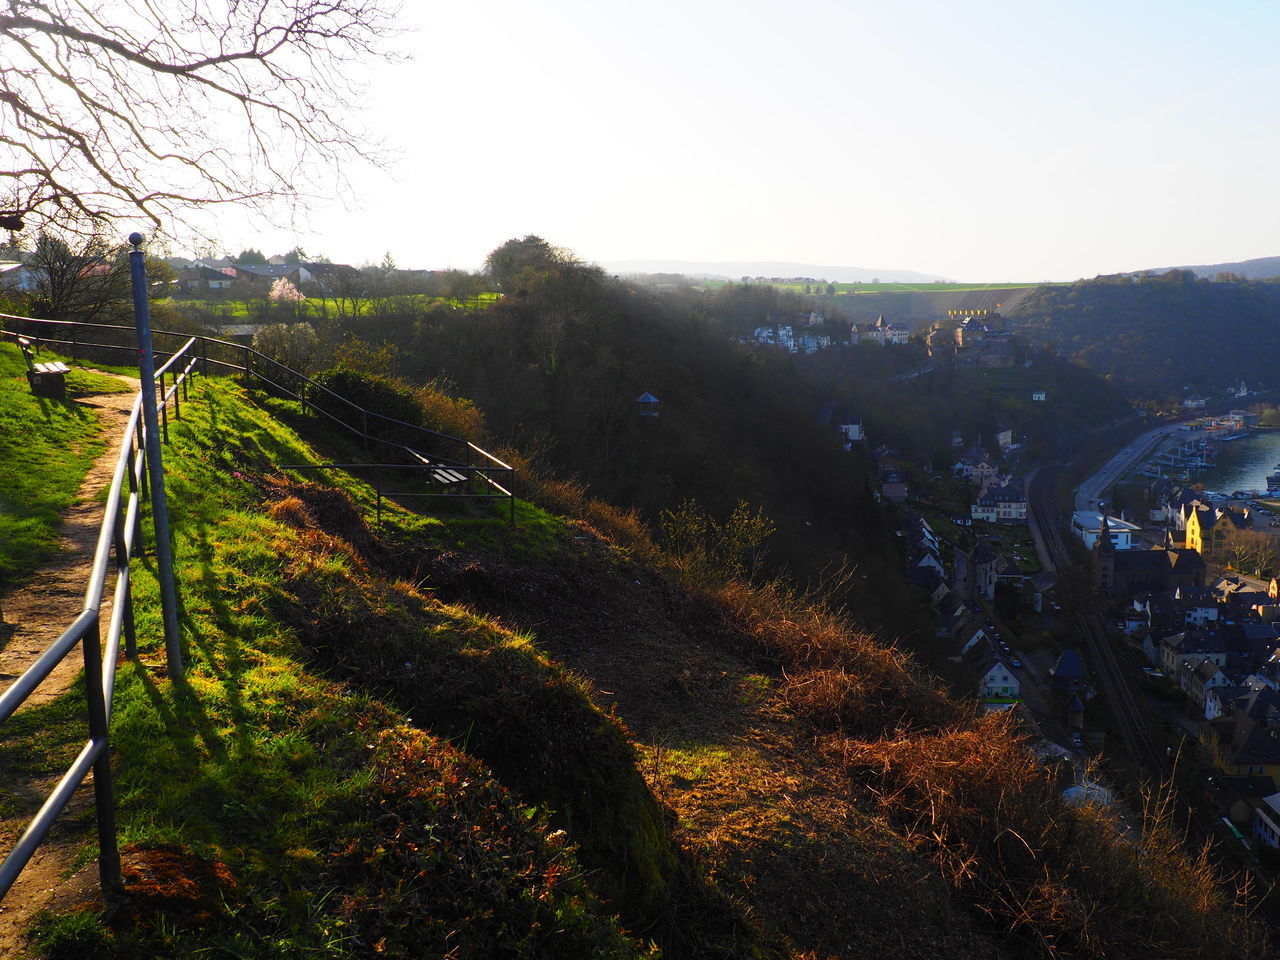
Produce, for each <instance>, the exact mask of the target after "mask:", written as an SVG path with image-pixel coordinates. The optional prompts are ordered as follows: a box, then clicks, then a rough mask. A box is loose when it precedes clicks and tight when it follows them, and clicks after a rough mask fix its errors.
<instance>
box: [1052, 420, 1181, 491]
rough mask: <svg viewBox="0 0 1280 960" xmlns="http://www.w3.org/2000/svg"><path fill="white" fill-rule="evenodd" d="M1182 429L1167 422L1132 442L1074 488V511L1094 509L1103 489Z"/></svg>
mask: <svg viewBox="0 0 1280 960" xmlns="http://www.w3.org/2000/svg"><path fill="white" fill-rule="evenodd" d="M1181 429H1182V424H1180V423H1168V424H1165V425H1164V426H1161V427H1156V428H1155V429H1154V430H1148V431H1147V432H1146V433H1144V434H1142V435H1141V436H1140V437H1137V438H1135V439H1133V440H1131V441H1130V442H1129V443H1128V444H1127V445H1126V446H1125V447H1124V448H1123V449H1121V450H1120V452H1118V453H1117V454H1116V455H1115V456H1114V457H1112V458H1111V459H1110V460H1108V461H1107V462H1106V463H1105V464H1104V465H1103V466H1102V467H1101V468H1100V469H1099V470H1098V471H1097V472H1096V473H1094V474H1093V476H1091V477H1089V478H1088V479H1087V480H1085V481H1084V482H1083V483H1081V484H1080V486H1079V487H1077V488H1076V505H1075V509H1076V510H1077V511H1087V510H1097V509H1098V500H1099V499H1100V498H1101V496H1102V494H1103V493H1104V492H1105V491H1106V490H1108V489H1109V488H1110V487H1111V486H1112V485H1114V484H1115V482H1116V481H1117V480H1119V479H1120V478H1121V477H1122V476H1124V475H1125V474H1126V473H1128V472H1129V471H1130V470H1132V469H1133V468H1134V467H1135V466H1136V465H1137V464H1138V462H1139V461H1141V460H1142V459H1143V458H1144V457H1146V456H1147V455H1148V454H1149V453H1151V451H1152V450H1153V449H1155V447H1156V445H1157V444H1159V443H1160V442H1161V441H1162V440H1164V439H1165V438H1166V437H1168V436H1169V435H1171V434H1174V433H1177V432H1178V431H1179V430H1181Z"/></svg>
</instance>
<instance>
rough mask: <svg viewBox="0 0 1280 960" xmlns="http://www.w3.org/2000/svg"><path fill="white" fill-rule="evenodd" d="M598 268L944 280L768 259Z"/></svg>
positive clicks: (614, 263) (619, 263)
mask: <svg viewBox="0 0 1280 960" xmlns="http://www.w3.org/2000/svg"><path fill="white" fill-rule="evenodd" d="M600 266H602V267H604V269H605V270H608V271H609V272H610V273H616V274H620V275H624V276H625V275H626V274H631V273H681V274H684V275H685V276H690V277H711V278H714V279H723V280H740V279H741V278H742V277H812V278H814V279H815V280H829V281H831V282H833V283H854V282H855V281H860V282H862V283H870V282H871V281H873V280H879V281H880V282H881V283H933V282H934V281H935V280H945V279H946V278H945V277H939V276H935V275H934V274H931V273H916V272H915V271H914V270H891V269H888V268H885V269H872V268H870V267H833V266H822V265H820V264H814V263H782V262H778V261H772V260H723V261H716V262H712V261H701V260H611V261H607V262H603V263H601V264H600Z"/></svg>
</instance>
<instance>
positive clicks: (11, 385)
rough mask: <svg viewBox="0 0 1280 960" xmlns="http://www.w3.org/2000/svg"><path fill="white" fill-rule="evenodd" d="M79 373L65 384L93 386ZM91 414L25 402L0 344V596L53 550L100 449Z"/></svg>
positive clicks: (24, 390)
mask: <svg viewBox="0 0 1280 960" xmlns="http://www.w3.org/2000/svg"><path fill="white" fill-rule="evenodd" d="M98 379H105V378H98V377H97V376H96V375H93V376H90V375H88V374H85V373H83V372H80V373H77V374H75V375H74V377H72V378H70V381H71V383H72V384H76V383H80V384H95V383H96V382H97V380H98ZM100 434H101V428H100V426H99V424H98V419H97V417H96V416H95V415H94V413H93V411H92V410H90V409H89V408H87V407H84V406H82V405H79V404H76V403H74V402H71V401H65V400H48V399H45V398H43V397H35V396H32V394H31V390H30V387H29V386H28V384H27V377H26V364H25V363H24V362H23V359H22V354H21V353H20V352H19V351H18V349H17V348H16V347H12V346H9V345H7V344H4V345H0V590H3V589H6V588H8V587H11V586H13V585H14V584H15V583H17V582H20V581H22V580H24V579H25V578H27V577H29V576H30V575H31V574H32V573H33V572H34V571H35V570H36V569H38V568H39V566H40V565H41V564H42V563H45V562H46V561H48V560H49V558H50V557H52V556H53V555H54V553H55V552H56V551H57V549H58V546H57V541H58V514H59V511H61V510H64V509H65V508H66V507H67V506H68V505H69V504H70V503H71V501H72V499H73V498H74V497H75V493H76V490H77V489H78V488H79V486H80V483H81V481H82V480H83V479H84V476H85V474H86V473H88V471H89V467H90V466H92V464H93V461H94V459H95V458H96V457H97V456H98V454H99V453H100V452H101V451H102V449H103V446H104V443H103V439H102V437H101V435H100Z"/></svg>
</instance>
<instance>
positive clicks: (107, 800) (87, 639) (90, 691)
mask: <svg viewBox="0 0 1280 960" xmlns="http://www.w3.org/2000/svg"><path fill="white" fill-rule="evenodd" d="M99 629H100V628H99V626H98V623H97V621H94V624H93V626H92V627H91V628H90V629H89V630H88V632H86V633H85V635H84V638H83V640H82V641H81V646H82V648H83V649H84V686H85V699H86V700H87V701H88V706H89V739H91V740H92V741H93V742H94V743H100V744H102V752H101V753H100V754H98V759H97V760H95V761H94V762H93V805H94V808H95V812H96V813H97V815H98V878H99V880H100V882H101V884H102V893H103V896H104V897H107V898H109V897H111V896H113V895H115V894H118V893H119V892H120V890H121V884H120V850H119V848H118V847H117V845H116V805H115V791H114V790H113V789H112V783H111V744H110V740H109V739H108V736H107V704H106V700H105V699H103V696H102V669H103V664H102V637H101V634H100V632H99ZM110 669H113V670H114V669H115V664H111V666H110Z"/></svg>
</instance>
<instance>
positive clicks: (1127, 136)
mask: <svg viewBox="0 0 1280 960" xmlns="http://www.w3.org/2000/svg"><path fill="white" fill-rule="evenodd" d="M403 24H404V26H405V28H406V33H405V34H403V35H402V36H400V37H399V38H397V39H396V40H394V41H393V45H394V46H396V47H397V48H398V49H400V50H402V51H404V52H405V53H407V54H409V55H410V57H411V58H412V59H411V60H409V61H407V62H404V63H400V64H381V63H375V64H370V65H369V68H368V71H369V72H368V76H367V77H366V78H364V79H365V80H367V83H368V91H367V95H366V97H365V98H364V102H363V103H362V104H361V105H360V108H359V110H358V118H357V119H358V122H359V123H361V124H363V125H364V126H366V127H368V128H369V129H371V130H372V131H375V133H376V135H377V136H379V137H380V138H381V139H382V142H383V144H384V146H385V147H386V148H387V150H388V151H389V152H390V153H391V154H392V155H393V159H392V162H391V164H390V166H389V167H388V168H387V169H386V170H375V169H371V168H366V167H362V166H356V165H351V166H349V167H348V168H345V169H344V171H343V174H344V176H345V177H346V179H347V182H348V185H347V186H344V187H337V188H335V187H333V186H332V185H329V184H320V185H318V186H317V188H316V191H317V194H318V196H317V198H316V199H315V200H313V201H310V202H309V212H308V214H307V227H306V229H299V230H279V229H267V228H263V227H261V226H259V225H256V224H251V223H247V222H243V221H241V222H236V218H234V217H230V218H228V219H227V222H226V223H225V224H224V225H223V227H222V237H223V241H224V243H225V245H226V247H227V249H228V250H229V251H230V252H231V253H236V252H238V251H239V250H240V249H241V248H242V247H244V246H255V247H260V248H262V249H264V250H265V251H266V252H267V253H271V252H280V251H283V250H286V249H288V248H290V247H292V246H294V245H295V244H296V245H300V246H302V247H303V248H304V249H305V250H306V251H307V252H308V253H310V254H312V255H316V254H322V255H325V256H328V257H330V258H331V259H333V260H335V261H340V262H350V263H355V264H360V263H363V262H369V261H375V260H380V259H381V258H382V256H383V255H384V254H385V253H387V252H390V253H391V254H392V256H393V258H394V259H395V261H396V263H397V264H398V265H399V266H403V267H428V268H444V267H459V268H466V269H470V268H475V267H478V266H479V265H480V264H481V263H482V262H483V260H484V257H485V256H486V254H487V253H488V252H489V251H490V250H492V249H493V248H494V247H496V246H498V245H499V244H501V243H502V242H503V241H505V240H507V239H509V238H511V237H519V236H524V235H525V234H529V233H535V234H538V235H539V236H542V237H545V238H546V239H547V240H549V241H551V242H552V243H554V244H557V245H559V246H563V247H567V248H569V249H570V250H572V251H573V252H574V253H576V254H577V255H578V256H579V257H581V258H583V259H585V260H589V261H595V262H609V261H619V260H629V259H641V258H644V259H656V258H666V259H682V260H703V261H706V260H713V261H725V260H781V261H793V262H802V263H815V264H840V265H850V266H860V267H870V268H881V269H890V268H893V269H907V270H916V271H920V272H923V273H929V274H934V275H939V276H943V277H946V278H948V279H954V280H965V281H988V282H998V281H1028V282H1030V281H1041V280H1071V279H1075V278H1077V277H1091V276H1095V275H1097V274H1100V273H1115V272H1120V271H1125V270H1136V269H1143V268H1149V267H1161V266H1171V265H1175V264H1197V263H1217V262H1225V261H1234V260H1244V259H1250V258H1253V257H1264V256H1275V255H1280V238H1278V237H1277V236H1276V234H1275V229H1274V228H1275V225H1276V224H1277V223H1280V175H1278V174H1280V113H1278V112H1277V107H1278V106H1280V44H1278V43H1277V42H1276V41H1277V38H1278V37H1280V0H1273V2H1261V3H1254V2H1234V0H1224V2H1221V3H1219V4H1215V5H1213V6H1212V7H1211V6H1209V5H1206V4H1204V3H1203V2H1195V3H1192V2H1181V0H1163V2H1145V0H1127V2H1126V0H1118V2H1117V0H1111V2H1105V3H1103V2H1090V0H1081V2H1070V3H1054V4H1050V3H1037V2H1033V0H1031V2H1029V0H1021V2H1007V3H1006V2H995V0H973V2H969V3H963V4H961V3H955V2H954V0H949V2H931V0H895V2H893V3H885V2H883V0H878V2H874V3H869V2H862V0H843V2H826V0H788V2H785V3H782V2H772V0H768V2H765V0H734V2H722V0H681V2H674V0H650V2H648V3H644V4H618V3H601V2H599V0H590V2H586V0H542V2H540V3H536V4H532V3H528V2H527V0H521V2H516V0H466V2H464V3H435V2H432V3H427V2H422V0H408V2H407V3H406V4H405V10H404V12H403Z"/></svg>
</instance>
